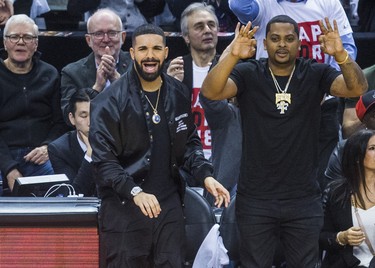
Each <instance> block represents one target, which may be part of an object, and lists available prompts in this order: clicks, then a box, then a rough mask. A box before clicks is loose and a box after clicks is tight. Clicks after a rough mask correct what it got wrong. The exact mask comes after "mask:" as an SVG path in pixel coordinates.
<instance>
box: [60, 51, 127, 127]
mask: <svg viewBox="0 0 375 268" xmlns="http://www.w3.org/2000/svg"><path fill="white" fill-rule="evenodd" d="M132 62H133V60H132V59H131V57H130V54H129V52H125V51H120V55H119V62H118V66H117V71H118V72H119V73H120V74H123V73H125V72H126V71H127V70H128V68H129V66H131V65H132ZM95 81H96V63H95V56H94V53H93V52H92V53H91V54H90V55H88V56H87V57H85V58H83V59H80V60H78V61H76V62H73V63H70V64H68V65H67V66H65V67H64V68H63V69H62V71H61V109H62V111H63V115H64V119H65V121H66V122H67V123H68V124H69V125H70V123H69V119H68V114H69V112H68V106H69V100H70V97H71V96H72V95H73V93H74V92H76V91H77V90H78V89H80V88H91V87H92V86H93V85H94V84H95ZM87 93H88V94H89V96H90V98H91V99H93V98H95V97H96V96H97V95H98V94H99V93H98V92H97V91H96V90H94V89H91V90H87Z"/></svg>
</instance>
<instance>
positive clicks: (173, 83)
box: [162, 73, 191, 98]
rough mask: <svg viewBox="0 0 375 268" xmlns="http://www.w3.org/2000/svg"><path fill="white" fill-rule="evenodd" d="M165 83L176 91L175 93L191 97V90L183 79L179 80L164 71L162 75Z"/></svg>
mask: <svg viewBox="0 0 375 268" xmlns="http://www.w3.org/2000/svg"><path fill="white" fill-rule="evenodd" d="M162 79H163V83H164V84H165V85H166V86H167V87H168V89H169V90H172V91H175V93H178V94H182V95H184V96H185V97H186V98H191V90H190V89H189V88H188V87H187V86H186V85H185V84H184V83H182V82H181V81H179V80H177V79H176V78H173V77H171V76H169V75H168V74H166V73H164V75H163V76H162Z"/></svg>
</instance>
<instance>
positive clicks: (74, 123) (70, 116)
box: [68, 112, 76, 126]
mask: <svg viewBox="0 0 375 268" xmlns="http://www.w3.org/2000/svg"><path fill="white" fill-rule="evenodd" d="M68 116H69V121H70V124H72V126H75V125H76V121H75V119H74V116H73V114H72V113H71V112H69V115H68Z"/></svg>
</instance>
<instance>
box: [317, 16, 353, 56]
mask: <svg viewBox="0 0 375 268" xmlns="http://www.w3.org/2000/svg"><path fill="white" fill-rule="evenodd" d="M324 21H325V25H324V23H323V21H322V20H320V21H319V25H320V29H321V31H322V33H323V34H322V35H320V36H319V42H320V48H321V50H322V51H323V52H324V53H326V54H328V55H331V56H334V57H335V58H336V56H337V61H342V60H344V59H345V56H346V55H344V59H341V54H342V53H343V52H344V51H345V49H344V46H343V44H342V40H341V37H340V34H339V30H338V27H337V22H336V20H333V29H332V26H331V23H330V22H329V19H328V18H327V17H326V18H324Z"/></svg>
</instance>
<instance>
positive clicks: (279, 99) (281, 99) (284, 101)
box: [268, 65, 296, 114]
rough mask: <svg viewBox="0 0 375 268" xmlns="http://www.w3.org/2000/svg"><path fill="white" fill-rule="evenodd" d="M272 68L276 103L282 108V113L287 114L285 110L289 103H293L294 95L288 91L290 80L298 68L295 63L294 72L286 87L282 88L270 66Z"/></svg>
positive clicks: (277, 106)
mask: <svg viewBox="0 0 375 268" xmlns="http://www.w3.org/2000/svg"><path fill="white" fill-rule="evenodd" d="M268 69H269V70H270V73H271V76H272V80H273V83H274V84H275V87H276V91H277V93H276V94H275V104H276V108H277V109H278V110H280V114H285V111H286V110H288V106H289V104H292V95H291V94H290V93H287V91H288V88H289V84H290V81H291V80H292V77H293V74H294V70H295V69H296V65H294V67H293V70H292V73H291V74H290V76H289V79H288V82H287V83H286V86H285V89H284V90H282V89H281V87H280V85H279V82H277V80H276V77H275V75H274V74H273V72H272V70H271V68H270V67H268Z"/></svg>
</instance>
